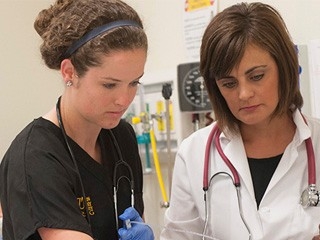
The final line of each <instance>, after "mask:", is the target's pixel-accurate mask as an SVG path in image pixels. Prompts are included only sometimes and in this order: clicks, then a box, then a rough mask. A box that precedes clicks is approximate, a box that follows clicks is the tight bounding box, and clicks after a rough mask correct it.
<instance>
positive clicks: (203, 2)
mask: <svg viewBox="0 0 320 240" xmlns="http://www.w3.org/2000/svg"><path fill="white" fill-rule="evenodd" d="M213 4H214V0H186V4H185V11H186V12H191V11H195V10H198V9H201V8H205V7H210V6H212V5H213Z"/></svg>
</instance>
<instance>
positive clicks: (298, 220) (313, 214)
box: [288, 204, 320, 240]
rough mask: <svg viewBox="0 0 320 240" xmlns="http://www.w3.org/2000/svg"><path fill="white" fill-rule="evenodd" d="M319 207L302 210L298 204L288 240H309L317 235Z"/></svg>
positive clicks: (319, 219) (319, 218) (319, 221)
mask: <svg viewBox="0 0 320 240" xmlns="http://www.w3.org/2000/svg"><path fill="white" fill-rule="evenodd" d="M319 224H320V207H307V208H304V207H302V206H301V205H300V204H297V207H296V209H295V211H294V213H293V217H292V223H291V226H290V229H289V232H288V239H293V236H294V239H297V240H299V239H301V240H311V239H312V238H313V237H314V236H316V235H318V234H319V228H318V225H319Z"/></svg>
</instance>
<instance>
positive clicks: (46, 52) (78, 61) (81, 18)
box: [34, 0, 148, 76]
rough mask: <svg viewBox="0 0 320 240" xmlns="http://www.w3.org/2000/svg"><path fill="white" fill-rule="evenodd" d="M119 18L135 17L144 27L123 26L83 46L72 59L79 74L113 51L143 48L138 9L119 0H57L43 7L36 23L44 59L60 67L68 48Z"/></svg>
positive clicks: (51, 64) (134, 19) (145, 47)
mask: <svg viewBox="0 0 320 240" xmlns="http://www.w3.org/2000/svg"><path fill="white" fill-rule="evenodd" d="M117 20H132V21H135V22H136V23H138V24H139V25H140V26H141V28H139V27H134V26H122V27H118V28H115V29H112V30H109V31H107V32H105V33H103V34H101V35H98V36H97V37H95V38H93V39H91V40H90V41H89V42H87V43H85V44H84V45H83V46H81V47H80V48H79V49H78V50H77V51H76V52H75V53H73V54H72V55H71V56H70V59H71V61H72V63H73V65H74V67H75V69H76V71H77V73H78V75H79V76H81V75H83V74H84V73H85V72H86V71H87V70H88V67H92V66H98V65H99V64H101V63H100V58H101V56H102V55H106V54H108V53H110V52H111V51H118V50H132V49H136V48H142V49H145V50H146V51H147V49H148V43H147V36H146V34H145V32H144V30H143V24H142V21H141V19H140V17H139V15H138V14H137V12H136V11H135V10H134V9H133V8H132V7H130V6H129V5H127V4H126V3H124V2H122V1H120V0H57V1H56V2H55V3H54V4H53V5H51V6H50V7H49V8H48V9H44V10H42V11H41V12H40V13H39V14H38V17H37V18H36V20H35V22H34V28H35V29H36V31H37V32H38V34H39V35H40V36H41V38H42V40H43V43H42V45H41V47H40V52H41V55H42V59H43V60H44V62H45V64H46V65H47V66H48V67H49V68H51V69H56V70H58V69H60V64H61V61H62V60H63V59H64V54H65V52H66V51H67V49H68V48H69V47H70V46H71V45H72V44H73V43H74V42H75V41H77V40H78V39H80V38H81V37H82V36H83V35H85V34H86V33H87V32H89V31H91V30H92V29H94V28H96V27H99V26H102V25H104V24H107V23H110V22H114V21H117Z"/></svg>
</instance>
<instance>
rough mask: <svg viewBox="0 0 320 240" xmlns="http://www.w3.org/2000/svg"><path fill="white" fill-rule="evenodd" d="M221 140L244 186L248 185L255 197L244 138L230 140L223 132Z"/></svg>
mask: <svg viewBox="0 0 320 240" xmlns="http://www.w3.org/2000/svg"><path fill="white" fill-rule="evenodd" d="M220 141H221V145H222V148H223V150H224V153H225V155H226V156H227V157H228V159H229V160H230V162H231V163H232V164H233V166H234V167H235V169H236V170H237V172H238V174H239V177H240V182H241V185H242V187H246V188H247V189H248V192H249V193H250V195H251V197H252V198H253V199H254V198H255V196H254V189H253V184H252V179H251V174H250V169H249V164H248V159H247V155H246V153H245V150H244V145H243V141H242V138H241V137H240V136H236V137H232V138H231V139H229V140H228V139H227V138H226V137H225V135H223V134H221V139H220Z"/></svg>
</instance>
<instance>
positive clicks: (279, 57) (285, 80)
mask: <svg viewBox="0 0 320 240" xmlns="http://www.w3.org/2000/svg"><path fill="white" fill-rule="evenodd" d="M248 44H255V45H256V46H258V47H261V48H262V49H264V50H266V51H267V52H269V54H270V55H271V56H272V58H273V59H274V60H275V62H276V64H277V67H278V72H279V103H278V106H277V108H276V109H275V111H274V113H273V117H274V116H276V115H281V114H284V113H288V112H289V109H290V108H292V107H293V108H299V109H300V108H301V107H302V105H303V99H302V96H301V93H300V91H299V63H298V54H297V50H296V47H295V45H294V44H293V42H292V40H291V37H290V35H289V33H288V30H287V27H286V25H285V23H284V21H283V19H282V17H281V15H280V14H279V12H278V11H277V10H276V9H274V8H273V7H271V6H269V5H267V4H263V3H239V4H236V5H233V6H231V7H229V8H226V9H225V10H223V11H222V12H220V13H218V14H217V15H216V16H215V17H214V18H213V19H212V21H211V22H210V23H209V25H208V27H207V29H206V30H205V33H204V36H203V39H202V45H201V51H200V72H201V74H202V76H203V78H204V81H205V84H206V87H207V91H208V94H209V97H210V100H211V103H212V106H213V111H214V114H215V118H216V120H217V121H218V125H219V127H220V129H222V130H229V131H230V132H231V133H235V134H236V133H238V124H239V120H238V119H236V118H235V117H234V116H233V114H232V113H231V111H230V109H229V108H228V105H227V103H226V101H225V99H224V98H223V97H222V95H221V93H220V91H219V89H218V87H217V84H216V80H218V79H219V78H220V77H222V76H226V75H228V74H229V73H230V72H231V71H232V69H233V68H234V67H235V66H236V65H237V64H238V63H239V62H240V60H241V58H242V56H243V54H244V51H245V49H246V47H247V46H248Z"/></svg>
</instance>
